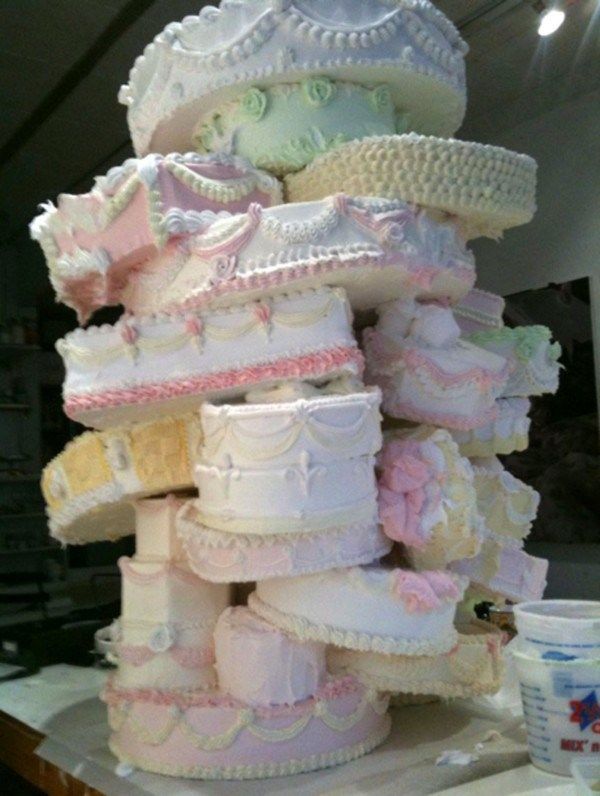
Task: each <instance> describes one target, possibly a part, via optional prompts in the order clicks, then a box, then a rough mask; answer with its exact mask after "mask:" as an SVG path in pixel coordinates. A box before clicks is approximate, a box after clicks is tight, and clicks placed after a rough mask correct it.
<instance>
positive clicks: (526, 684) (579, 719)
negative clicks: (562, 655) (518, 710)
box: [513, 651, 600, 776]
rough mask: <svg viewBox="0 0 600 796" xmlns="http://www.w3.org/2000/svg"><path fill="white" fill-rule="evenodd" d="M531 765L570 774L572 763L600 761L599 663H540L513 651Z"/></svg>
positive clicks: (584, 661)
mask: <svg viewBox="0 0 600 796" xmlns="http://www.w3.org/2000/svg"><path fill="white" fill-rule="evenodd" d="M513 656H514V659H515V663H516V668H517V674H518V678H519V685H520V688H521V699H522V702H523V713H524V715H525V722H526V725H527V743H528V746H529V755H530V757H531V762H532V763H533V764H534V765H535V766H537V767H538V768H542V769H544V770H545V771H550V772H552V773H553V774H562V775H564V776H568V775H569V773H570V770H571V763H572V762H573V760H577V759H578V758H582V757H583V756H585V755H592V756H597V760H598V763H600V702H599V700H600V660H575V661H557V660H542V659H541V658H538V657H533V656H530V655H525V654H524V653H522V652H519V651H515V652H513Z"/></svg>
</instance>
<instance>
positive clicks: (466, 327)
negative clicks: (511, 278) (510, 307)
mask: <svg viewBox="0 0 600 796" xmlns="http://www.w3.org/2000/svg"><path fill="white" fill-rule="evenodd" d="M505 309H506V302H505V301H504V299H503V298H502V296H497V295H496V294H495V293H488V292H487V291H486V290H480V289H479V288H473V290H471V291H470V292H469V293H467V295H466V296H464V297H463V298H462V299H461V300H460V301H459V302H458V304H456V305H455V307H454V308H453V310H454V317H455V318H456V322H457V323H458V325H459V326H460V331H461V334H463V335H467V336H468V335H470V334H472V333H473V332H480V331H483V330H485V329H501V328H502V327H503V326H504V321H503V319H502V317H503V315H504V311H505Z"/></svg>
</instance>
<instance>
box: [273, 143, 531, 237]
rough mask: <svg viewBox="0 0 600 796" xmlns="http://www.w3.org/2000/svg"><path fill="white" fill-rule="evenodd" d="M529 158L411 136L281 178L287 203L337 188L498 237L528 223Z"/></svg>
mask: <svg viewBox="0 0 600 796" xmlns="http://www.w3.org/2000/svg"><path fill="white" fill-rule="evenodd" d="M536 172H537V165H536V163H535V161H534V160H533V159H532V158H530V157H528V156H527V155H519V154H517V153H516V152H511V151H509V150H507V149H502V148H500V147H493V146H489V145H484V144H476V143H469V142H465V141H457V140H453V139H450V140H446V139H441V138H433V137H427V136H421V135H415V134H412V133H411V134H407V135H393V136H376V137H372V138H366V139H364V140H361V141H353V142H350V143H347V144H344V145H342V146H339V147H337V148H336V149H335V150H333V151H331V152H328V153H326V154H324V155H320V156H319V157H318V158H316V159H315V160H314V161H313V163H311V164H310V165H309V166H307V167H306V168H305V169H303V170H302V171H300V172H298V173H297V174H290V175H288V176H287V177H286V187H287V195H288V200H289V201H291V202H306V201H313V200H315V199H320V198H322V197H323V196H327V195H328V194H333V193H337V192H338V191H340V190H342V189H343V190H344V191H347V192H348V193H349V194H352V195H354V196H379V197H382V198H387V199H401V200H403V201H405V202H409V203H411V204H415V205H418V206H419V207H424V208H427V209H428V210H429V211H432V212H434V213H435V214H437V215H439V214H442V215H443V216H447V217H450V218H452V219H453V220H454V221H455V223H456V224H457V225H458V226H459V228H460V230H461V233H462V234H463V236H464V237H465V238H467V239H468V238H476V237H479V236H481V235H485V236H488V237H492V238H497V237H499V236H500V235H501V234H502V233H503V231H504V230H506V229H509V228H510V227H514V226H519V225H521V224H526V223H527V222H529V221H531V219H532V218H533V215H534V213H535V209H536V199H535V194H536Z"/></svg>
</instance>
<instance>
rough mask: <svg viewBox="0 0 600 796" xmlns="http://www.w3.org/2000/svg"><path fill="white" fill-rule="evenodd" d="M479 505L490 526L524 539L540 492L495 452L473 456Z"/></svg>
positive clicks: (511, 537)
mask: <svg viewBox="0 0 600 796" xmlns="http://www.w3.org/2000/svg"><path fill="white" fill-rule="evenodd" d="M472 464H473V472H474V482H473V483H474V485H475V491H476V493H477V507H478V510H479V513H480V514H481V516H482V517H483V520H484V523H485V526H486V528H487V530H488V531H489V532H490V533H491V534H494V535H497V536H499V537H506V538H507V540H514V541H518V542H522V541H523V539H525V538H526V536H527V535H528V534H529V532H530V530H531V526H532V523H533V521H534V520H535V518H536V516H537V512H538V508H539V505H540V495H539V493H538V492H536V491H535V489H533V488H532V487H530V486H529V485H528V484H525V483H523V481H520V480H519V479H518V478H515V477H514V475H512V474H511V473H509V472H508V470H506V469H505V468H504V467H503V465H502V463H501V462H500V461H499V459H497V458H496V457H495V456H491V457H489V458H483V459H473V460H472Z"/></svg>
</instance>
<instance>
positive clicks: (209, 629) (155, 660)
mask: <svg viewBox="0 0 600 796" xmlns="http://www.w3.org/2000/svg"><path fill="white" fill-rule="evenodd" d="M180 507H181V501H178V500H176V499H175V498H172V497H171V498H166V499H160V500H148V501H140V502H139V503H137V504H136V555H135V558H133V559H128V558H121V559H120V561H119V567H120V569H121V575H122V611H121V622H120V624H121V638H120V640H119V644H118V646H117V656H118V659H119V668H118V671H117V675H116V682H117V683H118V684H119V686H120V687H123V688H157V689H189V688H212V687H213V686H214V685H215V679H216V678H215V670H214V666H213V663H214V645H213V638H212V634H213V630H214V627H215V623H216V621H217V619H218V617H219V615H220V614H221V612H222V611H223V610H225V608H226V607H227V606H228V605H229V587H228V586H217V585H214V584H211V583H206V582H204V581H202V580H200V578H198V577H196V575H194V574H193V573H192V572H191V570H190V569H189V568H188V566H187V565H186V563H185V561H184V560H183V550H182V548H181V545H180V544H179V541H178V537H177V533H176V529H175V515H176V513H177V511H178V509H179V508H180Z"/></svg>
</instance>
